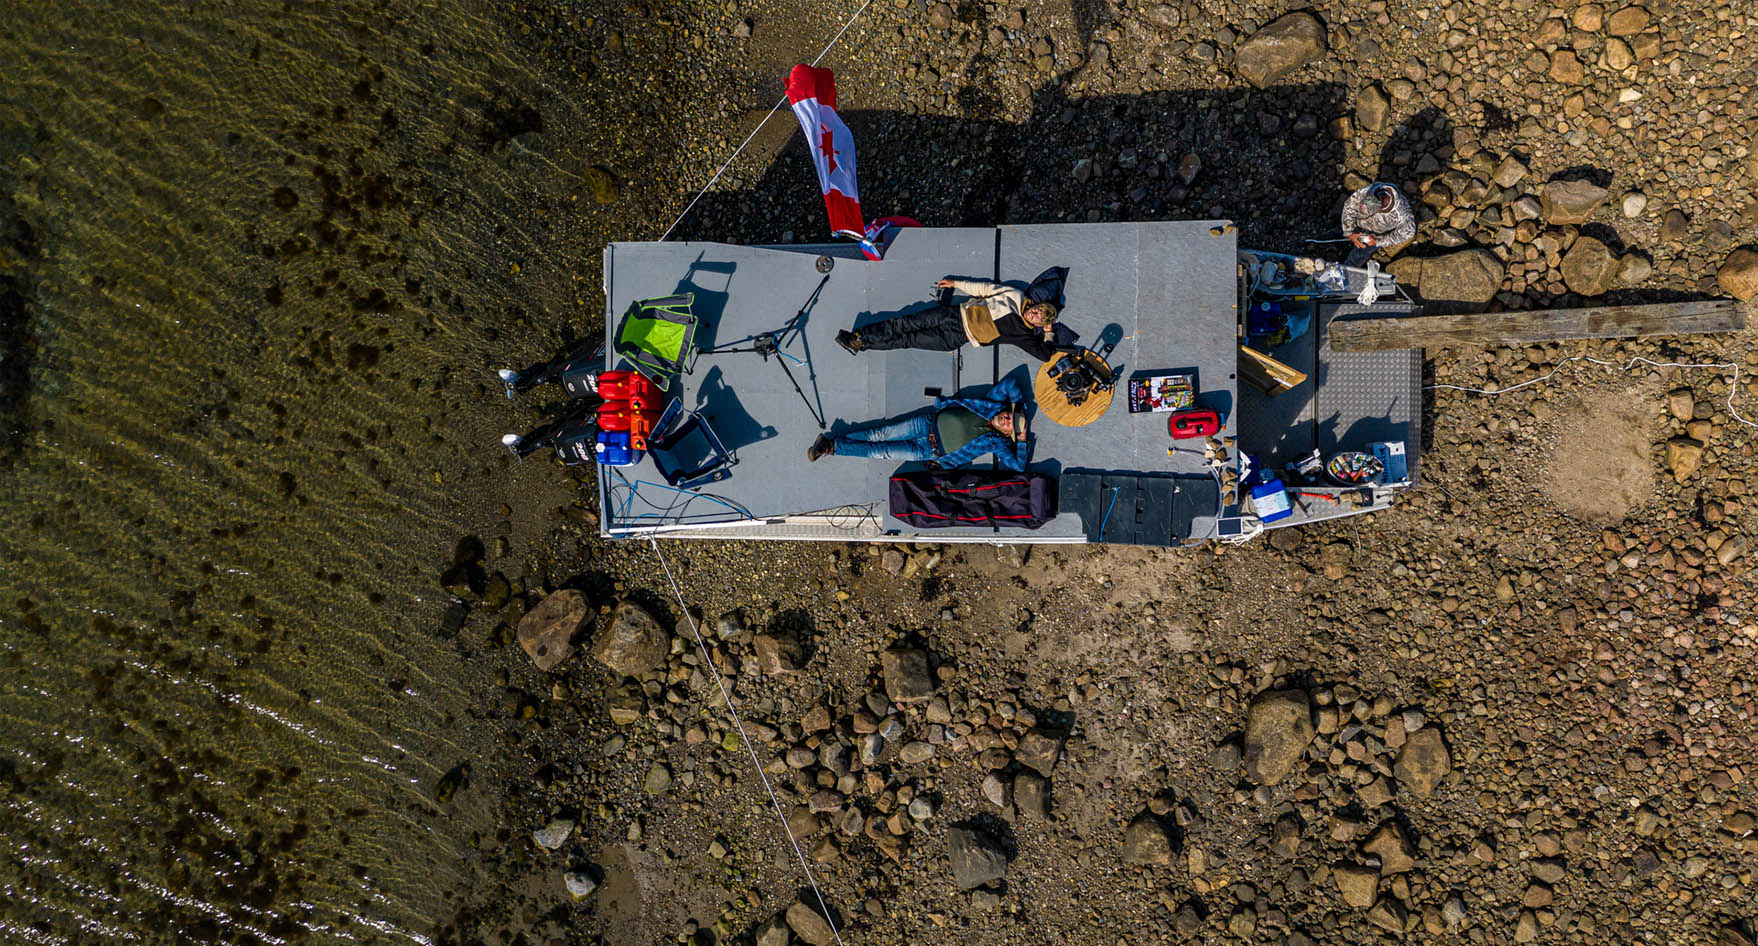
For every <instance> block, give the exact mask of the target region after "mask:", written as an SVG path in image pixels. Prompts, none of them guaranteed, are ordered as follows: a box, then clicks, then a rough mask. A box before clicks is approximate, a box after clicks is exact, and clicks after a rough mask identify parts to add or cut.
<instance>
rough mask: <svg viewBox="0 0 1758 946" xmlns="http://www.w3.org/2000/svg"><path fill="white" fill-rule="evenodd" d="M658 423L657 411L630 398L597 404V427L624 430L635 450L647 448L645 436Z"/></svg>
mask: <svg viewBox="0 0 1758 946" xmlns="http://www.w3.org/2000/svg"><path fill="white" fill-rule="evenodd" d="M658 423H659V411H657V410H655V409H652V408H648V407H645V406H644V405H641V404H638V403H636V402H635V401H632V400H619V401H605V402H604V403H603V404H600V405H599V406H598V429H600V430H608V431H612V432H615V433H623V432H626V433H628V435H629V443H630V445H631V446H633V447H634V448H635V449H636V450H645V449H647V438H648V437H650V436H652V434H653V428H654V425H656V424H658Z"/></svg>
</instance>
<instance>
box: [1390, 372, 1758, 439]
mask: <svg viewBox="0 0 1758 946" xmlns="http://www.w3.org/2000/svg"><path fill="white" fill-rule="evenodd" d="M1576 361H1588V362H1592V363H1593V364H1596V365H1600V366H1602V367H1605V368H1614V369H1617V370H1619V371H1631V370H1633V369H1634V368H1635V367H1636V366H1637V365H1649V366H1651V367H1654V368H1716V369H1719V370H1722V371H1732V372H1733V373H1734V377H1733V380H1732V381H1731V382H1730V383H1729V384H1728V392H1727V412H1728V415H1729V416H1731V417H1732V418H1733V419H1734V420H1735V421H1738V422H1739V423H1742V424H1745V425H1746V426H1747V427H1753V428H1758V424H1755V423H1753V422H1752V421H1750V420H1747V419H1746V418H1745V417H1742V416H1741V415H1740V412H1739V410H1738V409H1737V408H1735V407H1734V395H1736V394H1738V393H1739V390H1740V366H1739V365H1738V364H1735V363H1733V362H1726V363H1706V364H1692V363H1687V362H1681V361H1653V360H1651V359H1648V358H1642V357H1636V358H1631V359H1630V360H1629V361H1628V362H1626V363H1624V364H1621V365H1620V364H1618V363H1617V362H1615V361H1603V360H1601V359H1598V358H1595V357H1593V356H1592V355H1572V356H1570V357H1568V358H1565V359H1563V360H1562V361H1560V362H1558V363H1557V366H1556V367H1555V368H1552V369H1551V370H1550V371H1548V372H1546V373H1544V374H1542V375H1540V376H1538V377H1536V378H1531V379H1528V380H1526V381H1522V382H1520V383H1519V384H1511V385H1509V386H1507V387H1505V388H1500V389H1498V390H1495V391H1488V390H1485V389H1483V388H1468V387H1465V386H1463V385H1458V384H1430V385H1426V386H1424V387H1423V390H1424V391H1464V392H1466V393H1468V394H1489V395H1495V394H1507V393H1508V392H1509V391H1518V390H1520V389H1521V388H1523V387H1526V386H1527V385H1530V384H1538V383H1539V382H1541V381H1549V380H1550V379H1551V378H1553V377H1555V376H1556V374H1557V372H1559V371H1561V370H1563V367H1564V366H1565V365H1568V364H1570V363H1571V362H1576Z"/></svg>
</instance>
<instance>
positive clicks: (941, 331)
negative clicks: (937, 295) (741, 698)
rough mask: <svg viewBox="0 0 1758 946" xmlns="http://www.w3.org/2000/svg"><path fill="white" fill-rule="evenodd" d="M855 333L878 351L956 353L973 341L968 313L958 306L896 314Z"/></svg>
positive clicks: (865, 326)
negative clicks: (966, 324) (966, 329)
mask: <svg viewBox="0 0 1758 946" xmlns="http://www.w3.org/2000/svg"><path fill="white" fill-rule="evenodd" d="M855 334H857V335H859V336H861V345H862V347H864V348H870V349H873V350H874V351H888V350H891V349H896V348H921V349H926V350H927V351H956V350H957V349H958V348H959V346H961V345H963V344H965V343H966V342H968V341H970V338H969V337H968V336H966V335H965V333H964V314H963V313H962V312H960V311H959V310H958V306H955V305H938V306H935V307H933V308H931V309H923V310H921V311H920V312H911V313H909V314H907V315H894V316H892V317H891V318H889V319H886V320H885V321H883V322H874V323H873V324H872V325H863V326H861V327H860V328H859V329H857V330H856V332H855Z"/></svg>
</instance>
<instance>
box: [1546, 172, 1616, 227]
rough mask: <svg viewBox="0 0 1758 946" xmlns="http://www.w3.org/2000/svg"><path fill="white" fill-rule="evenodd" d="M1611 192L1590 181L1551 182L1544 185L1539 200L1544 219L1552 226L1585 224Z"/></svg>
mask: <svg viewBox="0 0 1758 946" xmlns="http://www.w3.org/2000/svg"><path fill="white" fill-rule="evenodd" d="M1610 196H1611V191H1608V190H1606V189H1605V188H1603V187H1600V186H1599V185H1598V184H1595V183H1593V182H1592V181H1551V182H1550V183H1548V184H1546V185H1544V190H1543V191H1541V192H1540V194H1539V200H1540V201H1541V202H1542V203H1543V205H1544V219H1545V221H1546V222H1548V223H1552V224H1570V223H1585V222H1587V218H1588V217H1591V216H1593V212H1594V211H1595V210H1598V209H1599V205H1600V204H1603V203H1605V201H1606V198H1607V197H1610Z"/></svg>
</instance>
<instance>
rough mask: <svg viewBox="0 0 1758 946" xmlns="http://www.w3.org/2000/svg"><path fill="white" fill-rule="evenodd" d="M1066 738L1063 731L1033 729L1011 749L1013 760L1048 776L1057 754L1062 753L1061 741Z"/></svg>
mask: <svg viewBox="0 0 1758 946" xmlns="http://www.w3.org/2000/svg"><path fill="white" fill-rule="evenodd" d="M1067 738H1068V734H1067V733H1064V732H1060V731H1056V730H1042V729H1034V730H1032V731H1031V732H1028V733H1026V734H1025V736H1023V737H1022V738H1021V739H1020V740H1019V748H1017V749H1015V750H1013V760H1014V761H1015V762H1018V763H1019V764H1021V765H1024V766H1028V767H1030V768H1032V769H1035V770H1036V771H1037V773H1038V774H1039V775H1042V776H1044V777H1045V778H1049V776H1050V770H1051V769H1053V768H1055V767H1056V758H1057V756H1059V755H1061V754H1062V743H1063V742H1064V741H1065V740H1066V739H1067Z"/></svg>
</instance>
